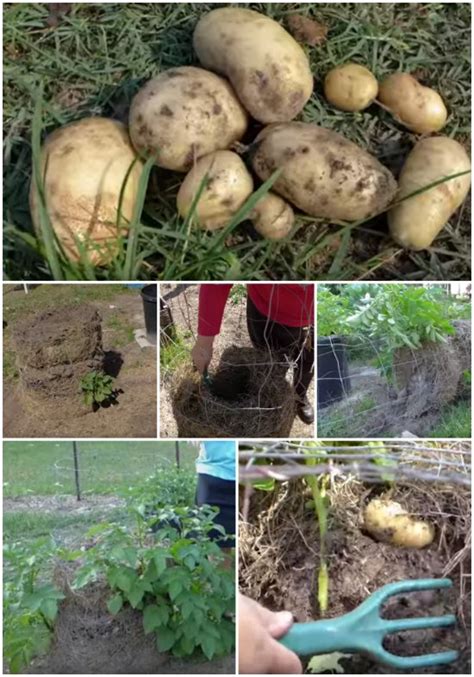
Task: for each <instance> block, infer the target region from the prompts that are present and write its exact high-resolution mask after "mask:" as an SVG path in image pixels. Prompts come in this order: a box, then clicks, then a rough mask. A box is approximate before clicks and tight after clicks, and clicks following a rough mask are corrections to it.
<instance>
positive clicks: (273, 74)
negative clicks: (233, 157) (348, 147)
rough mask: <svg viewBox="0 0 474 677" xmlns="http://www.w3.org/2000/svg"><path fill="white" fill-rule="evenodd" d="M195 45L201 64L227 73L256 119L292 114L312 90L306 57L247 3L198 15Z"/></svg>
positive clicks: (281, 118) (270, 119) (277, 119)
mask: <svg viewBox="0 0 474 677" xmlns="http://www.w3.org/2000/svg"><path fill="white" fill-rule="evenodd" d="M193 41H194V49H195V50H196V54H197V55H198V58H199V61H200V62H201V64H202V65H203V66H204V67H205V68H209V69H210V70H213V71H216V73H221V74H223V75H226V76H227V77H228V78H229V80H230V82H231V83H232V86H233V87H234V89H235V91H236V93H237V96H238V97H239V99H240V100H241V102H242V103H243V104H244V106H245V108H246V109H247V110H248V111H249V113H250V114H251V115H252V116H253V117H254V118H255V119H256V120H259V121H260V122H264V123H268V122H284V121H287V120H292V119H293V118H295V117H296V116H297V115H298V113H299V112H300V111H301V110H302V109H303V106H304V105H305V103H306V101H307V100H308V99H309V97H310V96H311V93H312V91H313V76H312V74H311V70H310V67H309V62H308V59H307V57H306V55H305V53H304V51H303V50H302V48H301V47H300V46H299V45H298V43H297V42H296V41H295V40H294V39H293V38H292V37H291V35H290V34H289V33H287V32H286V31H285V29H284V28H282V26H280V24H279V23H277V22H276V21H273V19H270V18H268V17H266V16H264V15H263V14H259V13H258V12H254V11H253V10H250V9H243V8H240V7H223V8H220V9H214V10H212V11H211V12H209V13H208V14H206V15H205V16H204V17H203V18H202V19H200V20H199V22H198V24H197V26H196V29H195V31H194V38H193Z"/></svg>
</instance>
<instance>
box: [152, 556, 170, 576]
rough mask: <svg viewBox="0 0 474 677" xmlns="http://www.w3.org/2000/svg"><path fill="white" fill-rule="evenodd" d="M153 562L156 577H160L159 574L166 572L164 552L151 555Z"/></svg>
mask: <svg viewBox="0 0 474 677" xmlns="http://www.w3.org/2000/svg"><path fill="white" fill-rule="evenodd" d="M153 561H154V563H155V566H156V575H157V576H161V574H162V573H163V572H164V571H165V570H166V568H167V563H166V553H164V552H155V553H154V555H153Z"/></svg>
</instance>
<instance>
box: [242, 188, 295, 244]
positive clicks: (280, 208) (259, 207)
mask: <svg viewBox="0 0 474 677" xmlns="http://www.w3.org/2000/svg"><path fill="white" fill-rule="evenodd" d="M250 220H251V221H252V223H253V227H254V228H255V230H256V231H257V233H259V234H260V235H261V236H262V237H264V238H266V239H267V240H282V239H283V238H284V237H286V236H287V235H288V234H289V233H290V232H291V229H292V228H293V224H294V222H295V215H294V212H293V210H292V208H291V206H290V205H289V204H288V202H285V200H283V198H281V197H280V196H279V195H275V193H272V192H269V193H267V194H266V195H265V196H264V197H263V198H262V199H261V200H259V201H258V202H257V204H256V205H255V207H254V208H253V210H252V211H251V213H250Z"/></svg>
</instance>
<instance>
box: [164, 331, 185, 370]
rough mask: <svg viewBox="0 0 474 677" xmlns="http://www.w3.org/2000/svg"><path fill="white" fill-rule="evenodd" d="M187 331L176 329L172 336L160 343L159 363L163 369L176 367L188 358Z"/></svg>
mask: <svg viewBox="0 0 474 677" xmlns="http://www.w3.org/2000/svg"><path fill="white" fill-rule="evenodd" d="M189 333H190V332H182V331H181V330H179V329H176V333H175V336H174V338H173V339H170V340H169V341H164V342H163V343H162V344H161V345H160V364H161V367H162V368H163V370H164V371H166V370H167V369H176V367H177V366H179V365H180V364H182V363H183V362H187V361H188V360H189V347H188V345H187V344H186V338H189V336H188V334H189Z"/></svg>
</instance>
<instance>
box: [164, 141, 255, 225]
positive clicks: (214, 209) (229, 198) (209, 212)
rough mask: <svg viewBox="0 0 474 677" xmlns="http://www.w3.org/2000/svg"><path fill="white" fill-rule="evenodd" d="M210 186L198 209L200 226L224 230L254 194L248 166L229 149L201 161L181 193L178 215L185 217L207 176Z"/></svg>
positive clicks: (203, 194) (189, 176)
mask: <svg viewBox="0 0 474 677" xmlns="http://www.w3.org/2000/svg"><path fill="white" fill-rule="evenodd" d="M206 174H208V183H207V186H206V188H205V189H204V191H203V192H202V194H201V197H200V199H199V202H198V204H197V207H196V215H197V218H198V222H199V225H200V226H201V227H202V228H203V229H205V230H217V229H218V228H224V226H226V225H227V224H228V222H229V221H230V219H231V218H232V216H233V215H234V214H235V213H236V212H237V211H238V210H239V209H240V207H241V206H242V205H243V204H244V202H245V200H246V199H247V198H248V197H249V195H251V193H252V192H253V179H252V177H251V175H250V174H249V172H248V171H247V168H246V166H245V165H244V163H243V162H242V160H241V159H240V157H239V156H238V155H237V153H232V152H231V151H230V150H219V151H216V152H215V153H210V154H209V155H205V156H204V157H202V158H200V159H199V160H198V161H197V162H196V165H195V166H194V167H193V168H192V169H191V171H190V172H189V174H187V176H186V178H185V179H184V181H183V183H182V184H181V188H180V189H179V191H178V196H177V206H178V212H179V213H180V214H181V216H182V217H183V218H186V217H187V215H188V213H189V210H190V209H191V206H192V203H193V200H194V198H195V196H196V194H197V192H198V190H199V187H200V185H201V183H202V180H203V179H204V177H205V176H206Z"/></svg>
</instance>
